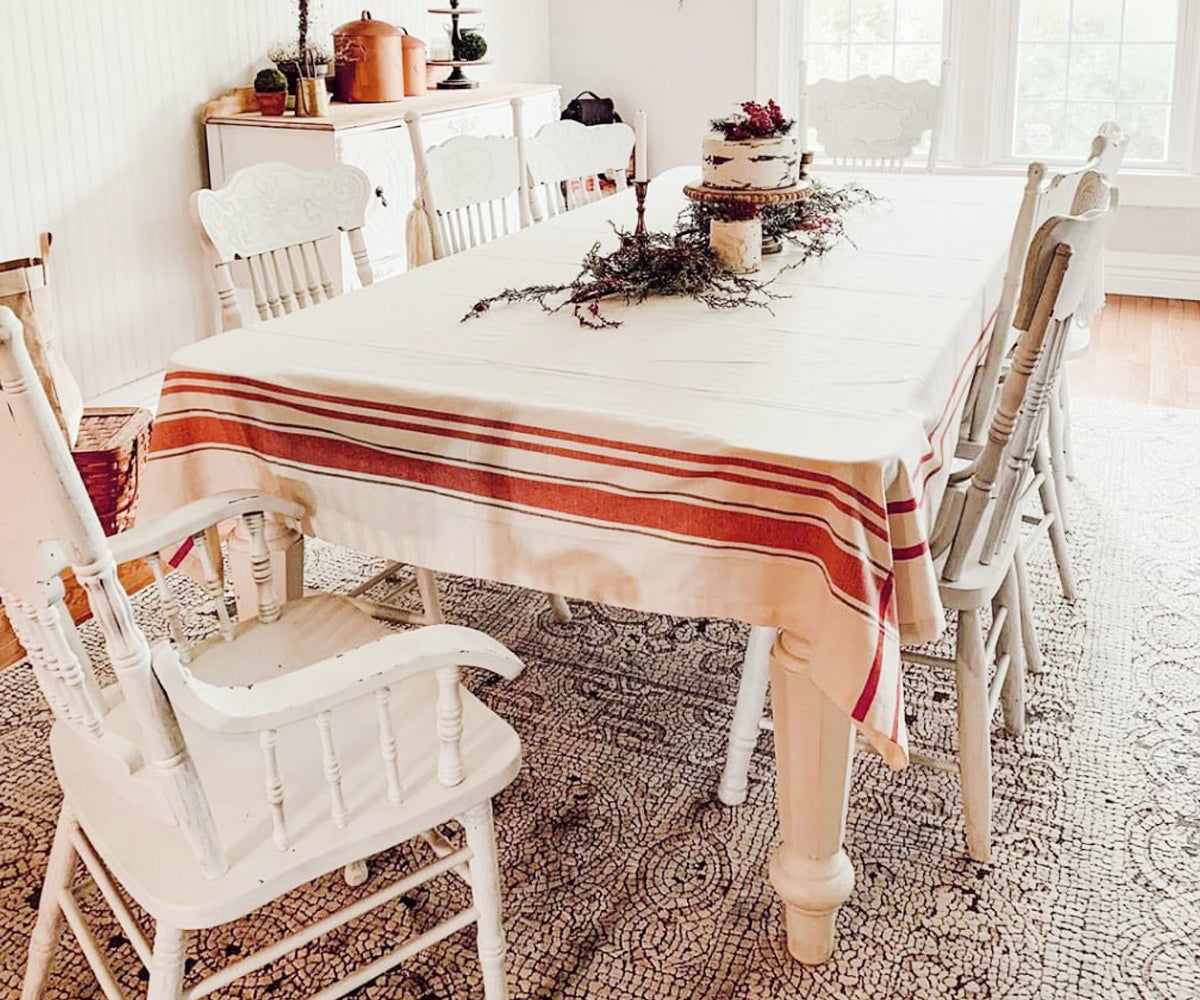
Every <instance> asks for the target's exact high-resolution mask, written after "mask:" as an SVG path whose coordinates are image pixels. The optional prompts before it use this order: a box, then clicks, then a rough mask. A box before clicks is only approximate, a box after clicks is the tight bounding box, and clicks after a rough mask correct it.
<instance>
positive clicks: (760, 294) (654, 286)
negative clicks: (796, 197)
mask: <svg viewBox="0 0 1200 1000" xmlns="http://www.w3.org/2000/svg"><path fill="white" fill-rule="evenodd" d="M878 200H879V199H878V198H877V197H876V196H875V195H873V194H871V193H870V192H869V191H867V190H866V189H865V188H863V187H860V186H859V185H856V184H847V185H846V186H845V187H841V188H830V187H826V186H825V185H823V184H819V183H816V182H814V185H813V190H812V191H811V193H810V196H809V198H808V200H807V201H803V202H799V203H797V204H794V205H787V206H781V207H778V208H773V207H768V208H764V209H763V211H762V220H763V234H764V235H766V236H774V237H777V238H779V239H783V240H787V241H788V242H789V243H790V244H791V245H792V246H793V247H794V248H796V249H797V250H799V251H800V258H799V259H798V260H795V261H793V262H792V264H791V265H790V266H796V265H797V264H801V263H803V262H804V261H806V260H809V259H810V258H812V257H820V256H822V255H824V254H826V253H828V252H829V251H830V250H832V249H833V247H834V246H835V245H836V244H837V243H838V241H839V240H842V239H847V237H846V234H845V230H844V229H843V226H842V219H841V217H842V215H843V214H844V213H845V212H847V211H848V210H849V209H851V208H853V207H855V206H856V205H861V204H866V203H870V202H874V201H878ZM718 213H719V209H714V208H713V207H712V206H709V205H704V204H701V203H693V204H692V205H691V207H690V208H688V209H685V210H684V212H683V213H682V214H681V215H680V218H679V221H678V223H677V224H676V227H675V231H674V232H671V233H650V232H648V233H644V234H642V235H637V234H635V233H630V232H627V231H625V230H622V229H616V227H614V229H616V234H617V239H618V246H617V249H616V250H614V251H612V252H611V253H601V252H600V244H599V243H596V244H595V245H594V246H593V247H592V248H591V250H589V251H588V253H587V256H586V257H585V258H584V260H583V265H582V269H581V270H580V272H579V274H577V275H576V276H575V278H574V279H572V280H571V281H570V282H568V283H567V284H563V285H529V286H528V287H526V288H506V289H504V291H502V292H500V293H499V294H497V295H491V296H488V297H487V298H483V299H480V300H479V301H478V302H476V303H475V304H474V305H473V306H472V307H471V309H470V311H469V312H468V313H467V314H466V315H465V316H464V317H463V321H464V322H465V321H466V320H468V319H472V318H475V317H478V316H482V315H483V314H484V313H486V312H487V311H488V310H489V309H491V307H492V306H494V305H497V304H500V303H514V302H536V303H537V304H538V305H539V306H541V307H542V309H543V310H545V311H546V312H548V313H555V312H558V311H560V310H562V309H565V308H566V307H568V306H570V307H571V309H572V311H573V312H574V314H575V318H576V319H577V320H578V321H579V325H580V326H583V327H588V328H590V329H594V330H603V329H611V328H612V327H617V326H620V325H621V323H620V321H619V320H613V319H609V318H608V317H606V316H605V315H604V314H603V313H602V312H601V311H600V303H601V302H602V301H603V300H604V299H620V300H622V301H624V302H625V303H626V304H633V305H636V304H638V303H640V302H644V301H645V300H646V299H648V298H650V297H651V296H653V295H662V296H677V297H680V296H681V297H686V298H690V299H695V300H696V301H697V302H703V303H704V304H705V305H706V306H708V307H709V308H710V309H736V308H738V307H739V306H752V307H755V308H759V309H767V310H769V309H770V304H771V302H772V301H773V300H774V299H778V298H781V297H782V296H780V295H778V294H776V293H775V292H772V291H771V290H770V288H769V286H770V284H771V281H757V280H756V279H754V278H751V277H748V276H747V275H744V274H738V273H737V272H735V271H731V270H729V269H728V268H727V267H725V266H724V265H723V264H721V262H720V261H719V260H717V257H716V255H715V254H714V253H713V252H712V250H711V249H710V248H709V245H708V232H709V225H710V223H711V222H712V220H713V218H720V217H721V216H720V215H719V214H718Z"/></svg>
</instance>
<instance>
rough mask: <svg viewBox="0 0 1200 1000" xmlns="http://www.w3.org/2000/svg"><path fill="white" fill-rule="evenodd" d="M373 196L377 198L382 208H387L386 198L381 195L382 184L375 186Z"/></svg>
mask: <svg viewBox="0 0 1200 1000" xmlns="http://www.w3.org/2000/svg"><path fill="white" fill-rule="evenodd" d="M375 197H376V198H378V199H379V201H380V203H381V204H382V205H383V207H384V208H387V198H385V197H384V195H383V187H382V186H380V187H377V188H376V189H375Z"/></svg>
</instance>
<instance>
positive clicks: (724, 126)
mask: <svg viewBox="0 0 1200 1000" xmlns="http://www.w3.org/2000/svg"><path fill="white" fill-rule="evenodd" d="M712 124H713V128H714V129H716V130H717V131H718V132H722V133H724V135H725V138H726V139H733V140H740V139H766V138H768V137H770V136H773V135H786V134H787V133H788V132H790V131H791V129H792V125H793V124H794V123H793V122H791V121H789V120H788V119H786V118H784V117H783V111H782V110H780V107H779V105H778V104H776V103H775V102H774V101H768V102H767V103H766V105H765V106H764V105H762V104H756V103H755V102H754V101H745V102H743V104H742V114H741V115H740V116H738V117H736V118H724V119H721V120H719V121H714V122H713V123H712Z"/></svg>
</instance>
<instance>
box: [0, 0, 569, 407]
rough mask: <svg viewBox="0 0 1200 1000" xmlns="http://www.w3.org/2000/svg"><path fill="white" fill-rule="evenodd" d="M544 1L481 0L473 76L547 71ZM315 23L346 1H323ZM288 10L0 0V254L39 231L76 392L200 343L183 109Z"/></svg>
mask: <svg viewBox="0 0 1200 1000" xmlns="http://www.w3.org/2000/svg"><path fill="white" fill-rule="evenodd" d="M549 3H550V0H491V2H490V3H485V4H484V6H485V7H486V8H487V13H486V14H485V15H484V17H483V18H482V20H483V23H484V24H485V26H486V35H487V38H488V41H489V45H490V46H491V50H492V51H491V53H490V54H491V55H492V56H493V57H494V63H493V65H492V66H490V67H487V68H486V69H481V70H480V71H479V76H480V77H481V78H484V79H487V78H491V79H497V80H499V79H507V80H522V81H541V80H548V79H549V62H550V58H549ZM320 6H321V7H322V8H323V9H322V10H320V11H319V12H318V18H319V20H320V22H321V23H323V24H324V26H325V27H326V29H329V28H331V27H334V26H337V25H339V24H341V23H343V22H345V21H349V20H354V19H356V18H357V17H358V16H359V13H360V11H361V10H362V8H363V6H364V5H363V3H362V0H352V2H348V0H325V2H324V3H323V4H321V5H320ZM427 6H429V4H427V3H421V2H414V0H391V2H381V3H375V4H371V5H370V9H371V11H372V14H373V15H374V16H375V17H377V18H380V19H383V20H387V21H391V22H392V23H396V24H404V25H405V26H407V27H408V28H409V30H410V31H413V32H414V33H415V34H421V35H423V36H424V37H425V38H426V39H429V38H430V33H431V31H433V32H439V33H440V32H441V31H442V28H441V24H442V21H443V20H444V19H439V18H435V17H433V16H431V15H427V14H426V13H425V8H426V7H427ZM294 10H295V7H294V4H293V3H290V2H289V0H199V2H198V0H0V25H2V28H0V61H2V64H3V65H4V67H5V71H4V79H3V83H2V84H0V135H2V136H3V149H0V259H4V260H7V259H9V258H12V257H24V256H32V255H35V254H36V253H37V234H38V233H39V232H42V231H43V230H49V231H50V232H52V233H53V234H54V249H53V252H52V255H51V270H52V282H51V285H52V291H53V296H54V302H55V308H56V318H57V326H58V330H59V336H60V338H61V341H62V343H63V345H64V350H65V353H66V357H67V361H68V363H69V364H70V365H71V367H72V369H73V370H74V371H75V373H76V375H77V377H78V378H79V381H80V383H81V386H82V389H83V392H84V395H85V396H86V397H92V396H95V395H98V394H100V393H102V392H104V391H106V390H109V389H112V388H113V387H115V386H119V385H122V384H124V383H127V382H131V381H134V380H136V379H139V378H141V377H143V376H145V375H148V374H149V373H152V372H154V371H157V370H158V369H161V368H162V367H163V366H164V365H165V364H166V361H167V358H168V357H169V355H170V353H171V352H172V351H173V350H174V349H175V348H177V347H179V346H181V345H183V344H186V343H189V342H191V341H193V340H195V339H197V338H199V337H202V336H205V335H207V333H208V332H209V330H208V320H209V317H210V315H211V296H212V295H213V291H212V288H211V287H210V284H209V281H208V278H207V275H206V274H204V273H203V260H202V257H201V254H200V250H199V244H198V242H197V240H196V238H195V236H194V234H193V231H192V228H191V227H192V224H191V221H190V219H189V217H188V212H187V204H188V197H189V195H190V194H191V192H192V191H193V190H195V189H196V188H198V187H201V186H202V185H203V184H204V183H205V178H204V174H203V159H204V157H203V148H204V146H203V142H204V139H203V130H202V128H201V127H200V124H199V118H198V112H199V109H200V107H201V106H202V105H203V104H204V103H205V102H206V101H208V100H209V99H210V98H212V97H214V96H216V95H217V94H218V93H220V92H221V91H222V90H223V89H225V88H227V87H232V86H245V85H247V84H248V83H249V82H250V80H251V78H252V74H253V71H254V70H255V69H257V68H259V67H261V66H264V65H269V63H268V61H267V59H266V52H267V51H268V49H269V48H270V47H271V46H272V45H274V44H276V43H279V42H281V41H284V40H285V39H288V38H291V37H292V36H293V28H294V24H295V15H294Z"/></svg>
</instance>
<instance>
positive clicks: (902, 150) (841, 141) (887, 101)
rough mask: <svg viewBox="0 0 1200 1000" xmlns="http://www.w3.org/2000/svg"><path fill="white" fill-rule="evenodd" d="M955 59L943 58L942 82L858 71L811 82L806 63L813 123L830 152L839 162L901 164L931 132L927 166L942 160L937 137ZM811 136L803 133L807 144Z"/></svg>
mask: <svg viewBox="0 0 1200 1000" xmlns="http://www.w3.org/2000/svg"><path fill="white" fill-rule="evenodd" d="M949 66H950V61H949V60H948V59H947V60H943V62H942V75H941V82H940V83H937V84H934V83H930V82H929V81H928V80H913V81H908V82H903V81H900V80H897V79H896V78H895V77H894V76H857V77H855V78H854V79H853V80H845V81H842V80H828V79H822V80H818V81H817V82H816V83H813V84H808V83H807V80H806V79H805V78H806V77H807V64H803V63H802V64H801V69H800V73H801V88H802V89H804V90H805V91H806V92H807V95H808V99H807V108H808V124H809V125H811V126H812V127H813V128H815V129H816V132H817V139H818V141H819V142H820V143H821V147H822V148H823V150H824V152H825V155H826V156H827V157H830V158H832V160H833V162H834V163H835V164H837V165H839V166H854V167H860V168H863V169H872V170H901V169H903V167H904V164H905V163H906V161H907V160H908V159H909V157H911V156H912V154H913V151H914V150H915V149H916V148H917V146H918V145H919V144H920V142H921V137H922V136H923V135H924V134H925V133H926V132H928V133H929V154H928V156H927V158H926V167H927V169H929V170H933V168H934V167H935V166H936V165H937V157H938V142H939V139H940V133H941V127H942V111H943V105H944V101H945V91H946V87H945V81H946V79H947V76H948V71H949ZM806 139H807V137H806V136H800V141H801V143H802V144H803V143H804V142H805V141H806Z"/></svg>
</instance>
